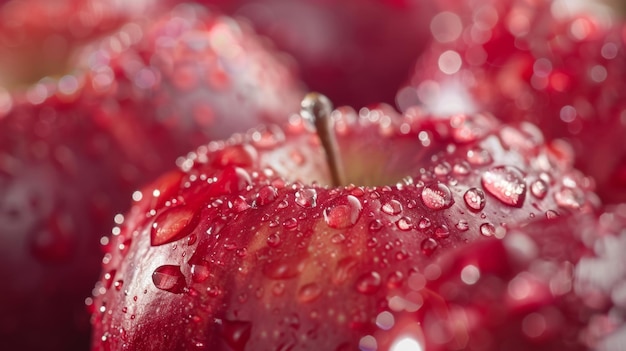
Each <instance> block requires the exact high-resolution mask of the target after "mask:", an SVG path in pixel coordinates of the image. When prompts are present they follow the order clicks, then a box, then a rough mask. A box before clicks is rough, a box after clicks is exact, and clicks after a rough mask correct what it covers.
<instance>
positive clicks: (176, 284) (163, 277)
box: [152, 265, 187, 294]
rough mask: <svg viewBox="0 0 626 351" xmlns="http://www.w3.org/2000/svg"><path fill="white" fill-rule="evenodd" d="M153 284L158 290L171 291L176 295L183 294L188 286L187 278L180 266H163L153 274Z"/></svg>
mask: <svg viewBox="0 0 626 351" xmlns="http://www.w3.org/2000/svg"><path fill="white" fill-rule="evenodd" d="M152 283H154V286H156V287H157V288H158V289H161V290H165V291H169V292H171V293H174V294H180V293H182V292H183V291H184V290H185V288H186V287H187V284H186V282H185V276H184V275H183V273H182V272H181V271H180V266H175V265H163V266H160V267H158V268H157V269H155V270H154V272H153V273H152Z"/></svg>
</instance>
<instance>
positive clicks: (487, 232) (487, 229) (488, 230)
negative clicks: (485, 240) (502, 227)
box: [480, 223, 496, 236]
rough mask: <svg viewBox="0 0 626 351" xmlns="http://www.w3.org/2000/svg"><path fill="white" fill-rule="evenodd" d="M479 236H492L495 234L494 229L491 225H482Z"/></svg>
mask: <svg viewBox="0 0 626 351" xmlns="http://www.w3.org/2000/svg"><path fill="white" fill-rule="evenodd" d="M480 234H482V235H484V236H494V235H495V234H496V227H495V226H494V225H493V224H491V223H483V224H481V225H480Z"/></svg>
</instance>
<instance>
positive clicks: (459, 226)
mask: <svg viewBox="0 0 626 351" xmlns="http://www.w3.org/2000/svg"><path fill="white" fill-rule="evenodd" d="M456 229H458V230H460V231H462V232H464V231H466V230H468V229H469V223H468V222H467V221H466V220H464V219H461V220H459V221H458V222H457V224H456Z"/></svg>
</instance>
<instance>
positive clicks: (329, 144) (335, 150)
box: [300, 92, 345, 186]
mask: <svg viewBox="0 0 626 351" xmlns="http://www.w3.org/2000/svg"><path fill="white" fill-rule="evenodd" d="M301 109H302V110H301V112H300V114H301V115H302V117H304V118H305V119H307V120H309V121H310V122H311V123H312V124H313V126H314V127H315V130H316V132H317V135H318V136H319V138H320V141H321V142H322V147H323V148H324V152H325V153H326V161H327V162H328V167H329V168H330V176H331V178H332V182H333V185H334V186H340V185H343V184H345V177H344V175H343V167H341V160H340V157H339V147H338V146H337V140H336V138H335V133H334V132H333V121H332V118H331V112H332V111H333V103H332V102H330V99H328V98H327V97H326V96H324V95H322V94H320V93H315V92H313V93H308V94H307V95H306V96H305V97H304V99H302V103H301Z"/></svg>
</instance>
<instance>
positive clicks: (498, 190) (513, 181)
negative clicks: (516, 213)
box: [482, 166, 526, 207]
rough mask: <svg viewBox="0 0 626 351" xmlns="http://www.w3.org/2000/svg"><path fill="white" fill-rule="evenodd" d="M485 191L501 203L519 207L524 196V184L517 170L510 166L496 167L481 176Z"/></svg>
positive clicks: (522, 202) (522, 177)
mask: <svg viewBox="0 0 626 351" xmlns="http://www.w3.org/2000/svg"><path fill="white" fill-rule="evenodd" d="M482 184H483V187H484V188H485V190H487V192H489V193H490V194H491V195H493V196H494V197H495V198H496V199H498V200H500V201H501V202H502V203H504V204H506V205H509V206H514V207H521V206H522V205H523V204H524V197H525V196H526V183H525V182H524V176H523V175H522V173H521V172H520V170H519V169H517V168H515V167H512V166H497V167H493V168H491V169H489V170H488V171H486V172H485V173H483V176H482Z"/></svg>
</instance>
